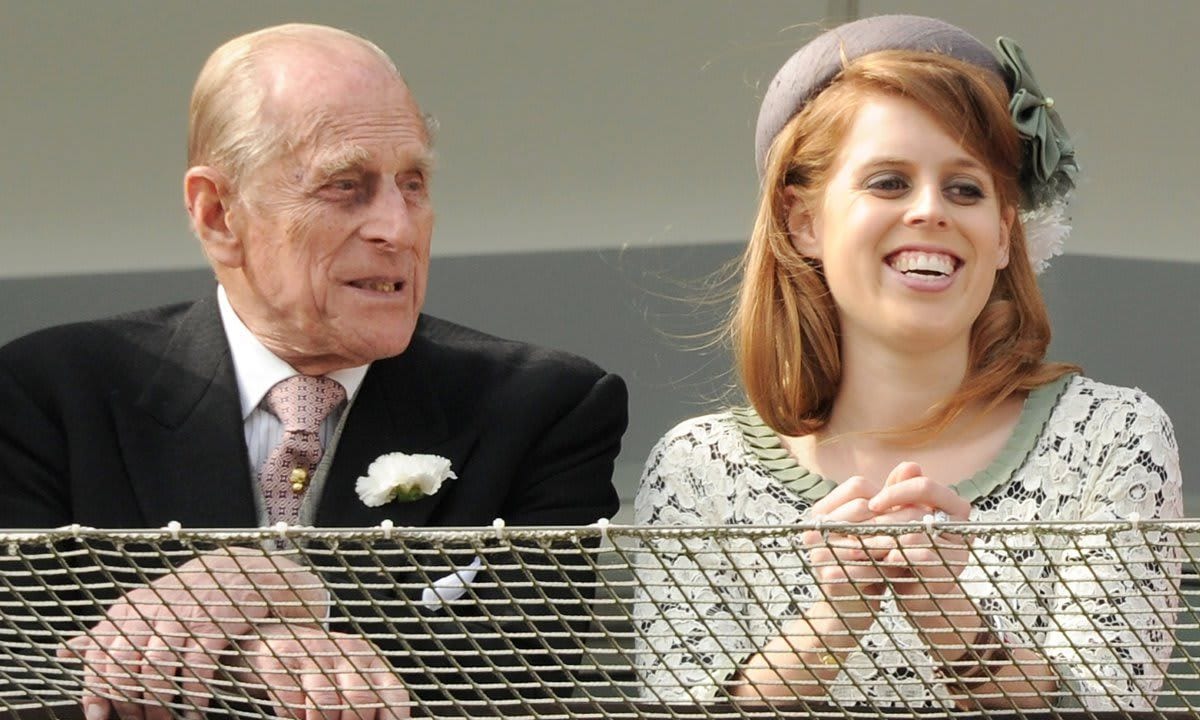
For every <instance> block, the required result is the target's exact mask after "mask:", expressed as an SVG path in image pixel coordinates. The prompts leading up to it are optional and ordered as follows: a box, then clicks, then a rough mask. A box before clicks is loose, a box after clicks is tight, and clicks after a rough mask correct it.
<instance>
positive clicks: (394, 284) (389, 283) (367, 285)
mask: <svg viewBox="0 0 1200 720" xmlns="http://www.w3.org/2000/svg"><path fill="white" fill-rule="evenodd" d="M350 286H351V287H356V288H358V289H359V290H370V291H372V292H380V293H393V292H399V291H400V290H401V289H403V288H404V281H403V280H381V279H378V278H368V279H366V280H353V281H351V282H350Z"/></svg>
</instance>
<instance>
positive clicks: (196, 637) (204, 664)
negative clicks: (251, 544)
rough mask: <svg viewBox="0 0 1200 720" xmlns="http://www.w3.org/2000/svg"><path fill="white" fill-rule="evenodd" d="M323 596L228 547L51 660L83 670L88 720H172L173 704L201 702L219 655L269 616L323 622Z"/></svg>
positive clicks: (289, 573)
mask: <svg viewBox="0 0 1200 720" xmlns="http://www.w3.org/2000/svg"><path fill="white" fill-rule="evenodd" d="M328 604H329V594H328V591H327V590H326V589H325V588H324V586H323V584H322V583H321V581H320V580H319V579H318V578H317V576H316V575H314V574H313V573H312V572H309V571H308V570H306V569H304V568H302V567H301V566H299V565H296V564H295V563H293V562H291V561H290V560H286V559H284V558H280V557H269V556H267V555H264V554H263V553H262V552H261V551H257V550H251V549H248V548H232V549H229V550H224V551H221V552H216V553H212V554H208V555H203V556H200V557H198V558H196V559H194V560H191V561H189V562H187V563H185V564H183V565H181V566H180V567H179V568H177V569H176V570H174V571H173V572H171V573H170V574H168V575H165V576H163V577H161V578H159V579H158V580H156V581H155V582H153V583H151V584H150V585H149V586H147V587H144V588H138V589H136V590H133V591H131V592H129V593H128V594H126V595H125V597H123V598H121V600H119V601H118V602H116V603H115V604H114V605H113V606H112V607H111V608H109V610H108V613H107V616H106V617H105V619H104V620H103V621H101V622H100V623H99V624H97V625H96V626H95V627H94V628H92V630H91V632H90V633H89V634H87V635H85V636H80V637H77V638H74V639H72V640H71V641H70V642H68V643H67V645H66V647H64V648H61V649H60V650H59V656H60V657H62V658H64V659H66V658H72V657H74V658H78V659H80V660H81V661H82V664H83V670H84V674H83V686H84V687H83V708H84V712H85V714H86V716H87V718H88V720H100V719H101V718H106V717H109V716H110V715H111V714H112V711H113V710H115V711H116V712H117V714H118V715H120V717H122V718H133V719H134V720H170V718H171V717H172V712H171V710H170V709H169V708H168V707H167V705H166V703H169V702H170V701H171V700H172V698H175V697H176V696H180V697H181V700H182V701H183V702H184V703H185V704H187V705H189V706H192V707H193V708H195V709H200V708H205V707H207V706H208V705H209V702H210V700H211V698H212V693H211V691H210V690H209V688H208V682H209V681H210V680H211V679H212V678H213V676H214V674H215V673H216V671H217V667H218V666H219V665H220V664H221V663H220V662H219V660H220V657H221V655H222V654H224V653H226V652H227V648H229V647H230V646H231V645H232V643H233V642H234V641H235V640H237V639H238V638H239V637H245V636H247V635H248V634H249V633H250V629H251V626H252V625H253V624H254V623H255V622H257V621H260V620H263V619H265V618H267V617H276V618H279V619H281V620H284V621H288V620H292V621H296V622H304V623H312V622H319V621H321V620H323V619H324V617H325V614H326V611H327V606H328Z"/></svg>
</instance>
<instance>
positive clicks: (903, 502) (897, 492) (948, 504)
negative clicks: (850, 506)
mask: <svg viewBox="0 0 1200 720" xmlns="http://www.w3.org/2000/svg"><path fill="white" fill-rule="evenodd" d="M867 506H868V507H869V508H870V510H871V512H873V513H876V514H879V515H882V514H884V513H887V512H889V511H894V510H895V509H897V508H902V507H905V506H912V507H915V508H918V509H923V510H924V511H923V512H922V513H921V514H922V516H923V515H925V514H927V513H929V512H931V511H935V510H942V511H944V512H945V513H946V514H947V515H949V516H950V519H952V520H967V519H969V518H970V516H971V503H969V502H967V501H966V500H965V499H964V498H963V497H962V496H961V495H959V494H958V493H957V492H956V491H955V490H954V488H952V487H950V486H948V485H943V484H941V483H939V482H937V481H935V480H931V479H930V478H928V477H926V476H924V475H917V476H914V477H906V478H904V479H902V480H898V481H896V482H895V483H894V484H891V485H888V486H886V487H884V488H883V489H882V490H880V491H879V493H877V494H876V495H875V496H874V497H872V498H871V499H870V500H869V501H868V503H867ZM918 519H920V518H918ZM876 522H879V520H878V519H876Z"/></svg>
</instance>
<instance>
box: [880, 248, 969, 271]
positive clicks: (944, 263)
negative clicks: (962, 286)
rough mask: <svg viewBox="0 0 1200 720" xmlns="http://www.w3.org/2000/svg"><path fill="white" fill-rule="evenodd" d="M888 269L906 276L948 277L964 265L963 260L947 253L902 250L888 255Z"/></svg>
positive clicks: (886, 260)
mask: <svg viewBox="0 0 1200 720" xmlns="http://www.w3.org/2000/svg"><path fill="white" fill-rule="evenodd" d="M885 262H887V264H888V267H890V268H892V269H893V270H895V271H896V272H899V273H904V274H905V275H916V276H920V277H947V276H949V275H952V274H953V273H954V271H955V270H957V269H958V268H959V267H960V266H961V265H962V260H959V259H958V258H956V257H954V256H953V255H949V254H947V253H932V252H920V251H917V250H901V251H899V252H895V253H892V254H891V255H888V256H887V258H886V259H885Z"/></svg>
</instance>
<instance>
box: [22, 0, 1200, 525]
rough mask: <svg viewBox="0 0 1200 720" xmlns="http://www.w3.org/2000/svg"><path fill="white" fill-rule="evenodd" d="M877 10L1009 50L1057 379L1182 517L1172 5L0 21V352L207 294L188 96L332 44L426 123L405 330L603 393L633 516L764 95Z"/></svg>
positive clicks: (427, 6) (66, 0) (640, 5)
mask: <svg viewBox="0 0 1200 720" xmlns="http://www.w3.org/2000/svg"><path fill="white" fill-rule="evenodd" d="M880 12H915V13H923V14H930V15H936V16H940V17H944V18H946V19H948V20H950V21H952V22H955V23H958V24H960V25H962V26H964V27H966V28H967V29H969V30H971V31H973V32H975V33H976V34H978V35H979V36H981V37H985V38H987V37H991V36H994V35H997V34H1000V33H1003V34H1007V35H1010V36H1012V37H1015V38H1017V39H1018V40H1020V41H1021V42H1022V44H1023V46H1024V47H1025V49H1026V52H1027V54H1028V55H1029V57H1030V58H1031V59H1032V61H1033V63H1034V66H1035V67H1036V68H1037V72H1038V78H1039V80H1040V81H1041V82H1042V84H1043V86H1045V87H1046V88H1048V90H1049V92H1051V93H1052V94H1053V95H1054V97H1055V98H1056V100H1057V102H1058V107H1059V108H1060V109H1061V110H1062V112H1063V113H1064V116H1065V117H1066V119H1067V122H1068V125H1069V127H1070V128H1071V129H1072V131H1073V133H1074V136H1075V138H1076V140H1077V144H1078V148H1079V152H1080V157H1081V160H1082V162H1083V165H1084V170H1085V172H1084V181H1083V183H1082V185H1081V188H1080V191H1079V193H1078V196H1077V199H1076V202H1075V204H1074V206H1073V212H1074V219H1075V232H1074V234H1073V236H1072V238H1071V239H1070V241H1069V245H1068V249H1069V253H1070V254H1069V255H1068V256H1067V257H1064V258H1059V259H1058V260H1057V261H1056V262H1055V263H1054V267H1053V268H1052V270H1051V271H1050V272H1049V273H1048V274H1047V275H1046V276H1045V278H1044V281H1043V282H1044V289H1045V291H1046V294H1047V299H1048V302H1049V304H1050V307H1051V311H1052V314H1053V316H1054V319H1055V323H1056V325H1055V327H1056V331H1057V335H1056V340H1055V344H1054V347H1053V349H1052V354H1054V355H1055V356H1056V357H1060V358H1063V359H1072V360H1076V361H1079V362H1081V363H1083V364H1084V365H1085V367H1086V369H1087V370H1088V371H1089V373H1090V374H1092V375H1093V376H1095V377H1098V378H1100V379H1102V380H1106V381H1109V382H1116V383H1121V384H1128V385H1139V386H1141V387H1143V388H1145V389H1146V390H1147V391H1149V392H1150V393H1151V394H1152V395H1154V396H1155V397H1156V398H1157V399H1158V400H1159V401H1160V402H1161V403H1162V404H1163V405H1164V406H1165V407H1166V408H1167V410H1168V412H1170V414H1171V415H1172V417H1173V418H1174V420H1175V423H1176V429H1177V433H1178V435H1179V439H1180V443H1181V446H1182V448H1183V459H1184V467H1185V481H1186V482H1188V484H1189V487H1188V498H1189V505H1190V510H1189V514H1193V515H1197V514H1200V492H1198V490H1200V487H1195V486H1194V484H1193V482H1192V481H1191V480H1190V478H1188V473H1187V472H1186V469H1187V468H1188V467H1189V466H1190V465H1191V464H1192V462H1191V461H1192V460H1194V459H1197V458H1200V418H1198V417H1197V414H1198V413H1197V408H1200V391H1198V390H1197V388H1196V384H1195V383H1194V381H1193V370H1192V369H1193V368H1195V367H1197V365H1198V362H1197V361H1200V300H1198V294H1197V292H1196V288H1197V287H1198V285H1197V283H1198V282H1200V244H1197V243H1196V242H1195V241H1194V237H1195V233H1194V231H1193V230H1192V228H1191V227H1190V225H1189V226H1187V227H1185V222H1188V221H1190V220H1192V216H1193V213H1192V212H1191V207H1192V205H1193V204H1194V201H1193V200H1192V197H1191V195H1192V194H1193V193H1194V191H1195V189H1196V185H1197V183H1196V182H1195V179H1194V176H1195V170H1194V168H1195V167H1197V165H1198V164H1200V163H1198V161H1200V140H1197V136H1196V134H1195V132H1194V129H1193V123H1194V120H1193V118H1194V117H1196V116H1197V114H1198V113H1200V92H1197V91H1196V90H1195V89H1194V83H1189V82H1187V81H1185V80H1184V78H1185V77H1186V74H1185V73H1186V69H1187V68H1190V67H1195V66H1197V65H1200V47H1198V46H1197V44H1196V43H1195V42H1194V41H1193V35H1194V34H1195V31H1196V30H1197V29H1200V3H1193V2H1189V1H1187V0H1179V1H1178V2H1168V1H1160V2H1152V3H1145V4H1143V3H1127V2H1124V1H1123V0H1095V1H1087V0H1061V1H1059V2H1042V1H1040V0H1021V1H1013V2H995V3H982V2H979V3H973V2H961V1H960V2H947V1H942V0H903V1H902V0H895V1H892V2H888V1H884V0H878V1H874V2H872V1H869V0H861V1H859V2H854V1H853V0H831V1H829V2H825V1H814V2H798V1H797V0H791V1H788V2H783V1H778V2H776V1H767V0H762V1H759V2H718V1H716V0H657V1H655V2H632V1H626V0H609V1H607V2H595V3H582V2H554V1H552V0H512V1H510V2H504V3H476V2H467V1H466V0H443V2H439V3H417V2H411V3H406V2H393V3H355V2H346V3H336V4H334V3H322V2H315V1H311V0H306V1H292V2H282V1H275V0H260V1H259V2H255V3H240V2H233V1H232V0H230V1H222V0H209V1H208V2H206V3H203V4H193V3H183V2H157V1H152V0H123V1H112V2H105V3H91V2H85V1H84V0H61V1H60V2H46V3H33V2H20V1H18V0H0V27H3V28H5V30H6V33H5V35H6V40H5V42H4V43H0V98H2V101H0V128H3V129H4V138H5V139H4V141H3V142H0V219H2V220H3V222H0V342H3V341H5V340H7V339H10V338H12V337H14V336H16V335H18V334H20V333H23V332H26V331H29V330H31V329H35V328H37V327H41V326H44V325H47V324H51V323H55V322H61V321H65V320H71V319H79V318H84V317H93V316H98V315H103V314H107V313H109V312H115V311H120V310H124V309H130V308H134V307H139V306H144V305H149V304H153V303H157V302H165V301H169V300H175V299H186V298H190V297H195V296H196V295H198V294H200V293H202V292H205V291H206V290H207V289H208V288H209V287H210V284H211V280H210V279H209V275H208V273H207V272H206V271H205V270H204V269H203V259H202V258H201V256H200V253H199V251H198V249H197V247H196V244H195V243H194V241H192V240H191V239H190V237H189V236H188V233H187V230H186V225H185V221H184V214H183V212H182V202H181V199H180V189H179V184H180V183H179V178H180V176H181V174H182V170H183V164H184V160H183V154H184V149H183V143H184V140H183V137H184V127H185V125H186V105H187V96H188V93H189V92H190V86H191V82H192V80H193V79H194V76H195V73H196V71H197V70H198V68H199V66H200V65H201V63H202V62H203V60H204V58H205V57H206V56H207V54H208V52H210V51H211V50H212V48H213V47H215V46H216V45H217V44H219V43H220V42H222V41H223V40H225V39H227V38H228V37H231V36H233V35H235V34H238V33H240V32H244V31H246V30H249V29H253V28H256V27H260V26H264V25H268V24H273V23H277V22H284V21H289V20H305V21H315V22H324V23H330V24H334V25H338V26H341V27H345V28H347V29H350V30H353V31H357V32H360V33H363V34H365V35H366V36H368V37H370V38H372V39H373V40H375V41H376V42H377V43H379V44H380V45H381V46H382V47H383V48H384V49H385V50H387V51H388V52H389V53H391V54H392V56H393V57H394V58H395V59H396V61H397V63H398V65H399V66H400V67H401V69H402V70H403V71H404V72H405V74H406V76H407V77H408V79H409V81H410V84H411V85H412V86H413V88H414V91H415V92H416V94H417V97H418V98H419V99H420V100H421V102H422V103H423V105H424V107H425V109H426V110H428V111H431V112H433V113H434V114H435V115H436V116H437V117H438V118H439V124H440V130H439V139H438V154H439V170H438V175H437V179H436V181H435V188H434V192H435V202H436V204H437V207H438V212H439V220H438V229H437V231H436V233H435V258H434V263H433V285H432V288H431V294H430V298H429V306H428V307H429V309H430V311H432V312H435V313H438V314H441V315H444V316H447V317H450V318H453V319H456V320H459V321H462V322H465V323H467V324H471V325H475V326H478V327H481V328H484V329H487V330H490V331H493V332H496V333H498V334H502V335H507V336H512V337H520V338H526V339H530V340H534V341H537V342H542V343H545V344H549V345H554V346H558V347H564V348H567V349H571V350H574V351H577V352H581V353H583V354H585V355H588V356H589V357H592V358H594V359H596V360H597V361H598V362H600V363H602V364H603V365H605V366H606V367H608V368H611V369H613V370H615V371H617V372H620V373H621V374H622V375H624V376H625V377H626V378H627V379H628V380H629V382H630V387H631V392H632V402H631V413H632V418H633V421H632V425H631V428H630V432H629V434H628V435H627V437H626V449H625V451H624V452H623V453H622V456H621V458H620V469H619V475H618V480H619V482H620V484H621V486H622V488H623V492H624V493H625V494H626V495H627V496H631V495H632V491H633V487H634V484H635V483H636V477H637V473H638V470H639V469H640V465H641V463H642V461H643V460H644V458H645V455H646V453H647V451H648V450H649V448H650V445H651V444H652V443H653V441H654V439H655V438H657V436H658V435H660V434H661V433H662V432H663V431H665V430H666V429H667V428H668V427H670V426H671V425H672V424H674V423H675V422H677V421H678V420H680V419H682V418H684V417H686V416H688V415H692V414H696V413H698V412H702V411H704V410H706V409H708V408H711V407H714V406H715V404H716V403H717V402H718V401H719V399H720V398H721V396H722V393H723V391H724V390H725V389H726V388H727V387H728V384H729V381H730V378H729V376H728V374H727V370H728V358H727V356H726V355H725V354H724V353H723V351H722V350H720V349H715V350H709V351H701V350H696V349H695V348H696V347H698V346H699V345H701V344H702V342H703V338H699V339H697V338H695V337H694V335H695V334H696V333H698V332H703V331H707V330H711V329H712V328H713V327H714V326H715V325H716V323H717V321H718V319H719V317H720V315H721V313H722V312H723V311H724V306H723V305H722V304H721V303H719V302H716V301H715V299H714V296H713V293H712V292H711V291H710V290H709V289H708V286H707V284H706V279H707V278H709V277H710V273H712V272H714V271H715V270H717V269H719V268H720V267H721V265H722V263H724V262H726V261H727V260H729V259H731V258H733V257H735V256H736V255H737V252H738V250H739V247H740V243H741V240H742V238H743V237H744V236H745V234H746V232H747V229H748V227H749V223H750V218H751V215H752V212H753V205H754V201H755V177H754V169H753V163H752V155H751V137H752V132H753V124H754V118H755V113H756V110H757V103H758V100H759V98H760V96H761V88H762V87H763V86H764V85H765V83H766V82H767V81H769V80H770V77H771V75H772V74H773V72H774V71H775V69H776V68H777V67H778V66H779V65H780V64H781V63H782V62H783V60H784V59H785V58H786V57H787V56H788V55H789V54H790V53H791V52H792V51H793V50H794V49H795V48H796V47H798V46H799V45H800V44H801V43H802V42H803V41H804V40H805V39H806V38H808V37H810V36H811V35H812V34H814V33H815V32H816V31H817V29H818V23H819V22H821V21H822V19H828V18H837V17H848V16H856V15H866V14H876V13H880ZM706 297H707V298H709V299H710V300H714V301H713V302H709V303H696V302H694V301H695V300H696V299H698V298H706ZM547 298H553V300H552V301H550V302H548V301H547ZM1196 482H1200V480H1198V481H1196Z"/></svg>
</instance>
